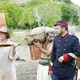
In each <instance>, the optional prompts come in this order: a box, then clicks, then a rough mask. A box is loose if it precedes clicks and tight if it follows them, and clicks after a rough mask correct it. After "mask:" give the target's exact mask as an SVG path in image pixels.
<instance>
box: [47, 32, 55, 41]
mask: <svg viewBox="0 0 80 80" xmlns="http://www.w3.org/2000/svg"><path fill="white" fill-rule="evenodd" d="M53 38H54V34H51V33H49V35H48V36H47V40H48V41H49V42H52V40H53Z"/></svg>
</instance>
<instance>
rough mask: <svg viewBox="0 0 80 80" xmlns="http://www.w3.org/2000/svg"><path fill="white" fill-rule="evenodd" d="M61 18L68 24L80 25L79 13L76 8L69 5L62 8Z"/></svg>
mask: <svg viewBox="0 0 80 80" xmlns="http://www.w3.org/2000/svg"><path fill="white" fill-rule="evenodd" d="M61 13H62V15H61V18H62V19H63V20H66V21H68V22H72V23H74V24H78V19H79V16H78V11H77V9H76V7H75V6H73V5H69V4H63V5H62V7H61Z"/></svg>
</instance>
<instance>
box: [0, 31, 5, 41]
mask: <svg viewBox="0 0 80 80" xmlns="http://www.w3.org/2000/svg"><path fill="white" fill-rule="evenodd" d="M5 38H6V34H5V33H3V32H0V40H3V39H5Z"/></svg>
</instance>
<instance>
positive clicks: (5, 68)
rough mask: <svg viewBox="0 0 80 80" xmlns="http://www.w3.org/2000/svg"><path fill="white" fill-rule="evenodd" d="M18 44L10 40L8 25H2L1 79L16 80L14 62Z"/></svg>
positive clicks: (0, 28) (0, 43) (0, 49)
mask: <svg viewBox="0 0 80 80" xmlns="http://www.w3.org/2000/svg"><path fill="white" fill-rule="evenodd" d="M5 45H6V46H5ZM9 45H11V46H9ZM16 46H17V44H14V43H13V42H12V41H11V40H10V36H9V32H8V29H7V27H5V26H0V80H16V70H15V64H14V56H15V54H16V52H15V49H16Z"/></svg>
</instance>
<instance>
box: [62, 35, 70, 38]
mask: <svg viewBox="0 0 80 80" xmlns="http://www.w3.org/2000/svg"><path fill="white" fill-rule="evenodd" d="M68 36H69V34H66V35H65V36H63V37H61V38H67V37H68Z"/></svg>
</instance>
